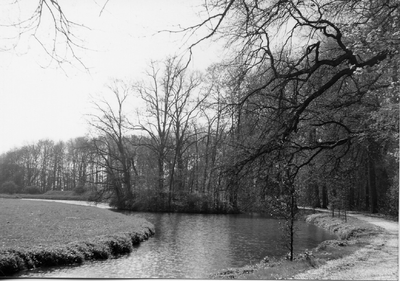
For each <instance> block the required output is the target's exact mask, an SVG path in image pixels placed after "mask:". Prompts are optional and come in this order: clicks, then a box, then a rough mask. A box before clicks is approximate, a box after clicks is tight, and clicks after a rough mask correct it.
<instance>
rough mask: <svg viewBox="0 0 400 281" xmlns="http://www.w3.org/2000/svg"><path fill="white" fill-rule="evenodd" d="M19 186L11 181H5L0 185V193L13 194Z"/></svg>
mask: <svg viewBox="0 0 400 281" xmlns="http://www.w3.org/2000/svg"><path fill="white" fill-rule="evenodd" d="M18 189H19V187H18V185H16V184H15V183H14V182H13V181H7V182H5V183H3V184H2V185H1V188H0V193H8V194H14V193H16V192H17V191H18Z"/></svg>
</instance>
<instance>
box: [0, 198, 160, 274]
mask: <svg viewBox="0 0 400 281" xmlns="http://www.w3.org/2000/svg"><path fill="white" fill-rule="evenodd" d="M0 226H1V227H0V275H7V273H15V272H17V271H19V270H22V269H25V268H33V267H37V266H46V265H58V264H70V263H75V262H78V263H79V262H83V260H86V259H96V258H108V257H111V256H115V255H118V254H121V253H127V252H130V251H131V249H132V245H133V244H135V243H138V242H139V241H141V240H144V239H146V238H147V237H148V236H150V235H151V234H153V233H154V226H153V225H152V224H150V223H149V222H147V221H146V220H144V219H142V218H135V217H132V216H126V215H123V214H120V213H116V212H112V211H110V210H104V209H100V208H95V207H86V206H77V205H70V204H63V203H53V202H40V201H29V200H19V199H5V198H0ZM49 253H50V254H49ZM54 253H58V255H59V256H53V257H52V255H53V254H54ZM66 253H67V254H66ZM42 256H43V257H42ZM44 256H46V259H47V260H45V261H43V259H44ZM63 256H65V258H63ZM51 257H52V258H51ZM50 258H51V259H52V260H58V262H57V263H56V264H49V262H50V263H53V261H51V260H50ZM2 273H3V274H2Z"/></svg>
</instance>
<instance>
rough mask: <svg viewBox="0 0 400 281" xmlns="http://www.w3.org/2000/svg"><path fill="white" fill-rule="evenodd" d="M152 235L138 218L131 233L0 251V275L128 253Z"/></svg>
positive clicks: (144, 221)
mask: <svg viewBox="0 0 400 281" xmlns="http://www.w3.org/2000/svg"><path fill="white" fill-rule="evenodd" d="M51 201H52V202H57V201H54V200H51ZM62 203H66V202H62ZM81 205H84V204H81ZM154 234H155V227H154V225H153V224H152V223H150V222H148V221H147V220H145V219H141V220H139V221H138V225H137V226H135V229H134V230H132V231H127V232H123V233H115V234H112V235H101V236H95V237H93V238H91V239H89V240H86V241H76V242H69V243H67V244H65V245H57V246H50V247H44V246H33V247H29V248H16V249H14V248H7V249H3V250H0V276H11V275H14V274H17V273H19V272H23V271H25V270H29V269H36V268H41V267H47V266H63V265H79V264H82V263H83V262H85V261H93V260H105V259H109V258H115V257H118V256H120V255H122V254H128V253H131V252H132V251H133V249H134V247H135V246H137V245H138V244H140V243H141V242H143V241H145V240H147V239H148V238H149V237H151V236H153V235H154Z"/></svg>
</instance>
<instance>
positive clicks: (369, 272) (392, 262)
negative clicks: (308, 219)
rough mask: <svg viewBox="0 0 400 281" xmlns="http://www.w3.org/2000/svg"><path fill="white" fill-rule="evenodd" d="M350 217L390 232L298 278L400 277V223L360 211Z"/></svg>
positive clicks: (362, 278) (364, 278) (389, 278)
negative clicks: (348, 254) (369, 215)
mask: <svg viewBox="0 0 400 281" xmlns="http://www.w3.org/2000/svg"><path fill="white" fill-rule="evenodd" d="M349 216H353V217H355V218H357V219H359V220H363V221H366V222H369V223H371V224H374V225H377V226H380V227H382V228H384V229H385V230H386V231H385V232H384V233H382V234H380V235H378V236H376V237H374V238H372V240H371V241H370V242H371V244H370V245H368V246H366V247H365V248H362V249H360V250H358V251H357V252H355V253H354V254H352V255H350V256H347V257H345V258H343V259H338V260H333V261H329V262H328V263H327V264H325V265H323V266H321V267H319V268H317V269H313V270H310V271H307V272H304V273H301V274H298V275H296V276H294V279H314V280H316V279H335V280H398V279H399V223H398V222H394V221H388V220H385V219H382V218H377V217H368V216H365V215H362V214H357V213H352V214H349Z"/></svg>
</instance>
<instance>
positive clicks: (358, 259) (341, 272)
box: [210, 210, 399, 280]
mask: <svg viewBox="0 0 400 281" xmlns="http://www.w3.org/2000/svg"><path fill="white" fill-rule="evenodd" d="M321 211H322V213H317V214H311V215H309V216H308V217H307V218H306V221H308V222H309V223H312V224H315V225H317V226H318V227H321V228H324V229H326V230H329V231H330V232H332V233H334V234H335V235H336V236H337V237H338V239H337V240H328V241H324V242H322V243H321V244H320V245H318V247H316V248H314V249H311V250H309V251H305V252H304V253H303V254H299V255H297V256H296V258H295V261H293V262H291V261H288V260H285V259H284V258H283V259H274V258H268V257H266V258H265V259H264V260H263V261H261V262H260V263H258V264H255V265H251V266H246V267H243V268H232V269H227V270H224V271H222V272H220V273H218V274H215V275H212V276H210V277H211V278H216V279H267V280H272V279H306V280H322V279H333V280H350V279H358V280H374V279H375V280H377V279H379V280H398V272H399V261H398V256H399V255H398V250H399V249H398V221H391V220H387V219H384V218H379V217H371V216H367V215H363V214H359V213H350V214H349V216H348V217H347V222H345V221H344V220H343V219H341V218H337V217H335V218H332V217H331V215H330V214H329V213H326V210H321Z"/></svg>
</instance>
